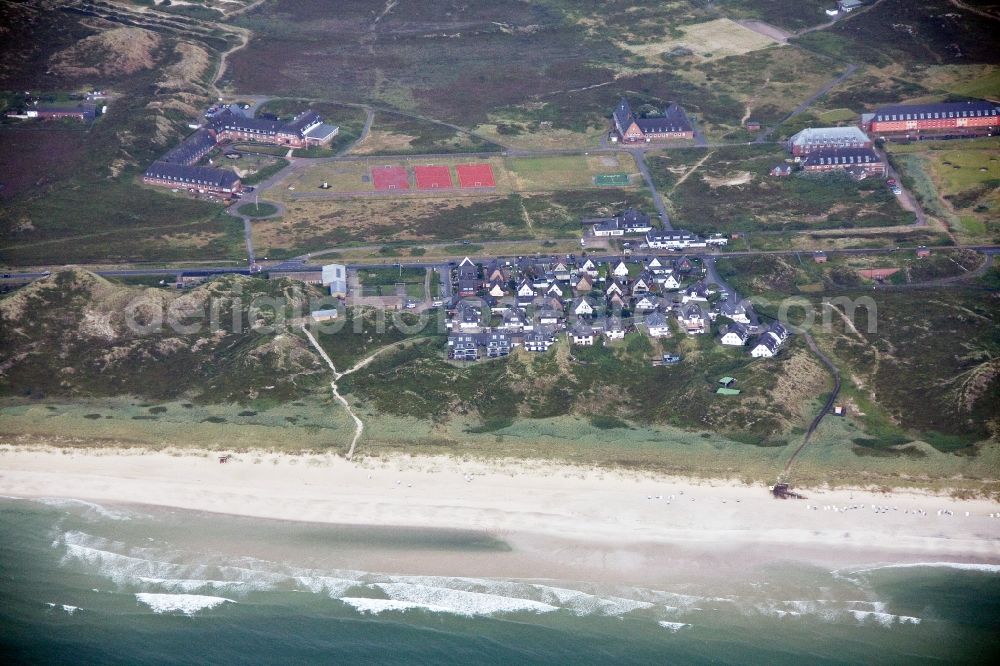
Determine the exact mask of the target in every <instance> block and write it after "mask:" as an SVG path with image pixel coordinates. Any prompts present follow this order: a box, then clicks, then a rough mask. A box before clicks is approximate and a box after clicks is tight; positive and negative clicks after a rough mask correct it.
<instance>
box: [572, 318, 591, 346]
mask: <svg viewBox="0 0 1000 666" xmlns="http://www.w3.org/2000/svg"><path fill="white" fill-rule="evenodd" d="M570 340H571V341H572V342H573V344H574V345H581V346H584V347H589V346H591V345H593V344H594V327H593V326H591V325H590V324H588V323H586V322H583V321H578V322H576V324H575V325H574V326H573V330H572V331H570Z"/></svg>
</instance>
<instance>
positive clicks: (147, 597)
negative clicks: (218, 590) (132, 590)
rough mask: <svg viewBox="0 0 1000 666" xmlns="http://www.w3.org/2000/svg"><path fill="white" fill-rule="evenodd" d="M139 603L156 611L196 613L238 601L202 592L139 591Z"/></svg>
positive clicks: (137, 597)
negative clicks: (155, 592) (167, 592)
mask: <svg viewBox="0 0 1000 666" xmlns="http://www.w3.org/2000/svg"><path fill="white" fill-rule="evenodd" d="M135 598H136V599H137V600H138V601H139V603H142V604H145V605H147V606H149V607H150V608H151V609H152V611H153V612H154V613H178V612H179V613H184V614H185V615H194V614H195V613H197V612H198V611H201V610H205V609H208V608H215V607H216V606H220V605H222V604H234V603H236V602H235V601H233V600H232V599H226V598H225V597H209V596H204V595H201V594H153V593H151V592H139V593H137V594H136V595H135Z"/></svg>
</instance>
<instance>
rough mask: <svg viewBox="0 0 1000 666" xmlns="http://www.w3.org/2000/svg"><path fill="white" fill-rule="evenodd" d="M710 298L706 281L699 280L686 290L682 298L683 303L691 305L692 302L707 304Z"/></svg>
mask: <svg viewBox="0 0 1000 666" xmlns="http://www.w3.org/2000/svg"><path fill="white" fill-rule="evenodd" d="M708 296H709V289H708V285H706V284H705V281H704V280H699V281H697V282H695V283H694V284H692V285H691V286H689V287H688V288H687V289H685V290H684V295H683V296H681V303H690V302H692V301H697V302H699V303H707V302H708Z"/></svg>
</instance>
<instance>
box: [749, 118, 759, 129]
mask: <svg viewBox="0 0 1000 666" xmlns="http://www.w3.org/2000/svg"><path fill="white" fill-rule="evenodd" d="M747 131H748V132H759V131H760V123H759V122H758V121H756V120H748V121H747Z"/></svg>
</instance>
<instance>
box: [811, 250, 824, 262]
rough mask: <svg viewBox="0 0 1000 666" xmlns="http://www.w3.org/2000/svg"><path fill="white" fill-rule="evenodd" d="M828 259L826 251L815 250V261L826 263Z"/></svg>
mask: <svg viewBox="0 0 1000 666" xmlns="http://www.w3.org/2000/svg"><path fill="white" fill-rule="evenodd" d="M826 259H827V257H826V252H824V251H823V250H816V251H815V252H813V261H815V262H816V263H817V264H825V263H826Z"/></svg>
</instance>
